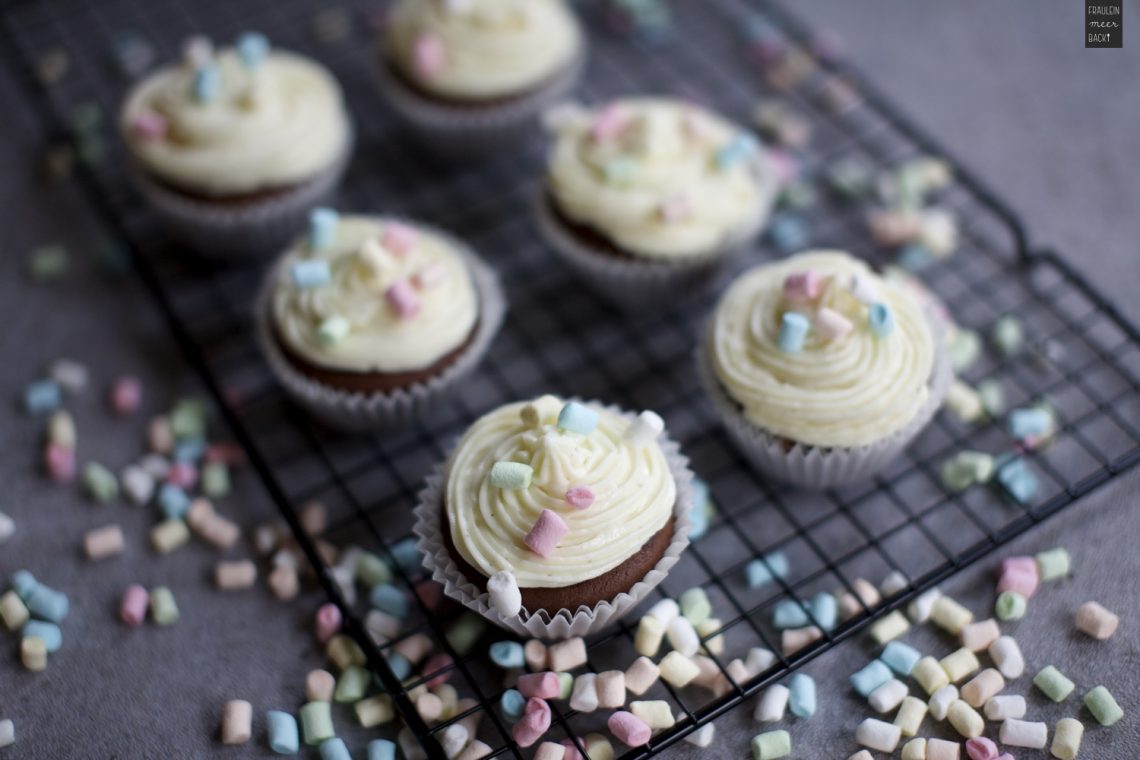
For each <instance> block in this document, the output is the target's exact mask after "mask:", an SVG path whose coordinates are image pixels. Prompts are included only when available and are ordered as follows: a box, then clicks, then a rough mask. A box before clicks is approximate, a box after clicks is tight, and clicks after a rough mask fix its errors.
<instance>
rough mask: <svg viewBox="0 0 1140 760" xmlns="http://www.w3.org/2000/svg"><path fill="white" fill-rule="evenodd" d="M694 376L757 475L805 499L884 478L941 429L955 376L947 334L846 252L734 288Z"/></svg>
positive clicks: (770, 269)
mask: <svg viewBox="0 0 1140 760" xmlns="http://www.w3.org/2000/svg"><path fill="white" fill-rule="evenodd" d="M698 366H699V368H700V374H701V375H702V380H703V382H704V385H705V387H706V390H707V391H708V393H709V395H710V397H711V398H712V400H713V403H714V406H715V407H716V410H717V412H718V414H719V416H720V418H721V421H722V423H723V424H724V425H725V427H726V429H727V431H728V432H729V434H730V436H731V437H732V438H733V439H734V441H735V442H736V444H737V445H738V447H739V448H740V450H741V452H742V453H743V454H744V455H745V457H746V458H747V459H748V460H749V461H750V462H751V464H752V465H753V466H754V467H756V469H758V470H759V471H761V472H763V473H765V474H768V475H772V476H774V477H777V478H779V479H781V480H786V481H790V482H793V483H796V484H798V485H801V486H804V487H808V488H826V487H830V486H835V485H840V484H843V483H847V482H850V481H854V480H859V479H863V478H867V477H870V476H871V475H873V474H874V473H876V472H878V471H879V470H881V469H883V468H884V467H885V466H886V465H888V464H889V463H890V462H891V460H893V459H894V458H895V457H897V456H898V455H899V454H900V453H901V452H902V450H903V449H904V448H905V447H906V445H907V444H908V443H909V442H910V441H911V440H912V439H913V438H914V436H915V435H917V434H918V432H919V431H920V430H921V429H922V428H923V427H924V426H925V425H926V424H927V423H928V422H929V421H930V419H931V418H932V417H933V415H934V413H935V412H936V411H937V409H938V407H939V405H940V404H941V402H942V398H943V397H944V396H945V393H946V389H947V387H948V386H949V383H950V379H951V374H952V373H951V369H950V363H949V361H948V360H947V357H946V355H945V350H944V347H943V341H942V335H941V327H940V325H939V323H938V322H937V321H936V320H935V319H933V318H932V315H931V314H930V313H929V311H928V310H927V309H925V308H924V307H923V306H922V305H921V303H920V302H919V301H918V300H917V299H916V298H915V297H914V295H913V293H912V292H911V291H910V290H909V289H908V288H906V287H905V286H904V285H902V284H900V283H898V282H893V281H889V280H885V279H883V278H881V277H879V276H878V275H876V274H875V273H874V272H873V271H872V270H871V269H870V268H869V267H868V266H867V265H866V264H864V263H863V262H862V261H859V260H857V259H855V258H852V257H851V256H849V255H847V254H845V253H842V252H839V251H812V252H807V253H802V254H799V255H797V256H793V257H791V258H788V259H785V260H783V261H780V262H778V263H775V264H767V265H764V266H760V267H756V268H755V269H752V270H750V271H748V272H745V273H744V274H743V275H741V276H740V277H739V278H737V279H736V280H735V281H734V282H733V283H732V285H731V286H730V287H729V288H728V290H727V291H726V292H725V294H724V296H723V297H722V298H721V300H720V303H719V304H718V305H717V308H716V311H715V312H714V314H713V316H712V318H711V320H710V323H709V327H708V331H707V334H706V336H705V343H704V345H703V346H701V348H700V350H699V353H698Z"/></svg>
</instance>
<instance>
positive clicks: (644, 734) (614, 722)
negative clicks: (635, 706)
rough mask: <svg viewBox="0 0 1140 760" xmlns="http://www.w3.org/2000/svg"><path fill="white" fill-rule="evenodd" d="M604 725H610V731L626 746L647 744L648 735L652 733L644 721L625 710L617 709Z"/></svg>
mask: <svg viewBox="0 0 1140 760" xmlns="http://www.w3.org/2000/svg"><path fill="white" fill-rule="evenodd" d="M606 725H608V726H609V727H610V733H611V734H613V735H614V736H616V737H617V739H618V741H620V742H621V743H622V744H624V745H626V746H627V747H640V746H642V745H644V744H648V743H649V737H650V736H651V735H652V734H653V731H651V730H650V728H649V726H647V725H646V724H645V721H643V720H642V719H641V718H639V717H637V716H636V715H634V714H633V713H631V712H626V711H625V710H618V711H617V712H616V713H614V714H613V715H611V716H610V719H609V721H607V722H606Z"/></svg>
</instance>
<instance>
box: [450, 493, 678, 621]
mask: <svg viewBox="0 0 1140 760" xmlns="http://www.w3.org/2000/svg"><path fill="white" fill-rule="evenodd" d="M673 523H674V518H673V517H670V518H669V521H668V522H666V523H665V525H664V526H663V527H662V528H661V530H659V531H657V532H656V533H654V534H653V535H652V536H650V538H649V540H648V541H646V542H645V543H644V544H643V545H642V547H641V548H640V549H638V550H637V551H636V552H635V553H634V554H633V556H631V557H630V558H629V559H627V560H626V561H625V562H623V563H621V564H620V565H618V566H617V567H615V568H614V569H613V570H610V571H609V572H608V573H605V574H603V575H599V576H598V577H597V578H591V579H590V580H588V581H582V582H581V583H575V584H574V585H573V586H563V587H561V588H524V589H521V591H522V601H523V606H524V607H525V608H526V609H527V610H529V611H530V612H531V614H534V613H535V612H537V611H538V610H546V611H547V613H548V614H549V615H551V616H552V617H553V616H554V615H555V614H557V612H558V611H559V610H562V609H566V610H570V611H571V612H574V611H576V610H577V609H578V608H579V607H583V606H585V607H593V606H594V605H595V604H597V603H598V602H604V601H609V600H610V599H613V598H614V597H615V596H617V595H618V594H621V593H623V592H625V591H629V590H630V588H632V587H633V585H634V584H635V583H637V582H638V581H640V580H641V579H642V578H644V577H645V576H646V575H648V574H649V571H650V570H652V569H653V568H654V567H655V566H656V565H657V563H658V562H659V561H660V560H661V557H663V556H664V555H665V551H666V550H667V549H668V548H669V544H670V543H671V542H672V541H673ZM440 525H441V527H442V528H443V540H444V542H446V544H447V551H448V553H449V554H450V555H451V558H452V559H453V560H455V564H456V566H457V567H458V568H459V572H460V573H462V574H463V577H464V578H466V579H467V580H468V581H470V582H471V583H474V584H475V585H476V586H478V587H479V590H480V591H486V590H487V576H485V575H483V574H482V573H480V572H479V571H478V570H476V569H475V568H474V567H472V566H471V564H470V563H468V562H467V561H466V560H465V559H463V557H462V556H461V555H460V554H459V550H458V549H456V548H455V543H454V542H453V541H452V540H451V523H450V521H449V520H448V519H447V507H446V505H445V506H444V507H443V519H442V520H441V521H440Z"/></svg>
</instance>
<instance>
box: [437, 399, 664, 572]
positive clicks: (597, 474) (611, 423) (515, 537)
mask: <svg viewBox="0 0 1140 760" xmlns="http://www.w3.org/2000/svg"><path fill="white" fill-rule="evenodd" d="M528 403H533V405H534V407H535V408H536V410H537V412H538V425H537V426H533V427H532V426H531V425H528V424H526V423H524V422H523V420H522V418H521V415H520V413H521V411H522V409H523V408H524V407H525V406H527V404H528ZM562 406H563V402H562V401H561V400H560V399H558V398H555V397H553V396H543V397H541V398H539V399H537V400H535V401H534V402H519V403H514V404H507V405H506V406H502V407H499V408H498V409H496V410H494V411H492V412H489V413H488V414H486V415H484V416H483V417H481V418H480V419H479V420H478V421H476V422H475V424H474V425H472V426H471V428H470V429H469V430H468V431H467V433H466V434H465V435H464V436H463V438H462V440H460V442H459V444H458V446H457V447H456V449H455V451H454V453H452V455H451V458H450V459H449V460H448V464H447V484H446V492H445V493H446V503H447V519H448V524H449V526H450V529H451V540H452V543H453V544H454V545H455V548H456V550H458V552H459V554H460V555H461V556H462V557H463V559H465V560H466V561H467V562H469V563H470V564H471V566H472V567H474V568H475V569H476V570H478V571H479V572H481V573H483V574H484V575H486V576H487V577H490V576H491V575H493V574H494V573H496V572H498V571H500V570H506V569H509V570H511V571H512V572H514V574H515V577H516V578H517V580H518V584H519V586H520V587H521V588H562V587H565V586H572V585H574V584H576V583H581V582H583V581H587V580H590V579H591V578H597V577H598V576H600V575H603V574H605V573H607V572H609V571H610V570H613V569H614V568H615V567H617V566H618V565H620V564H622V563H623V562H625V561H626V560H627V559H629V558H630V557H631V556H633V555H634V554H635V553H637V551H638V550H639V549H640V548H641V547H642V546H643V545H644V544H645V542H646V541H648V540H649V539H650V538H651V537H652V536H653V535H654V534H655V533H657V532H658V531H659V530H661V528H662V527H664V525H665V524H666V523H667V522H668V520H669V517H670V516H671V515H672V514H673V507H674V503H675V502H676V498H677V491H676V483H675V482H674V480H673V476H672V474H671V472H670V471H669V466H668V463H667V462H666V459H665V455H664V453H663V452H662V450H661V447H660V446H658V445H657V443H656V442H654V443H651V444H649V445H647V446H633V445H631V444H630V443H628V442H627V441H626V440H625V438H624V435H625V431H626V429H627V428H628V427H629V424H630V421H629V420H628V419H627V418H626V417H623V416H622V415H620V414H618V413H616V412H613V411H610V410H606V409H603V408H601V407H599V406H595V405H591V406H592V408H593V409H594V410H595V411H597V412H598V415H599V419H598V426H597V428H596V429H595V430H594V431H593V432H591V433H590V434H589V435H585V436H583V435H579V434H577V433H569V432H561V431H559V430H558V428H557V427H556V422H557V420H558V413H559V411H560V410H561V408H562ZM504 460H506V461H515V462H523V463H525V464H529V465H530V466H531V467H532V468H533V469H534V475H533V479H532V481H531V485H530V487H529V488H527V489H524V490H506V489H501V488H496V487H495V486H492V485H491V479H490V472H491V467H492V466H493V465H494V464H495V462H498V461H504ZM572 485H583V486H589V487H590V488H591V489H592V490H593V491H594V494H595V497H596V498H595V500H594V503H593V504H592V505H591V506H590V507H589V508H588V509H575V508H573V507H571V506H570V505H569V504H567V503H566V500H565V496H566V491H567V489H569V487H570V486H572ZM544 509H549V510H552V511H554V512H555V513H557V514H558V516H559V517H561V518H562V519H563V520H564V521H565V522H566V525H567V526H568V527H569V530H568V531H567V532H566V534H565V535H563V536H562V538H561V539H560V540H559V541H558V545H557V547H556V548H555V549H554V551H553V552H551V553H550V555H549V556H547V557H541V556H539V555H538V554H536V553H534V552H533V551H531V550H530V549H529V548H528V547H527V545H526V544H525V543H523V537H524V536H526V534H527V533H528V532H529V531H530V529H531V527H532V526H533V525H534V523H535V521H536V520H537V519H538V516H539V514H540V513H541V512H542V511H543V510H544Z"/></svg>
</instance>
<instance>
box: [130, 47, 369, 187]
mask: <svg viewBox="0 0 1140 760" xmlns="http://www.w3.org/2000/svg"><path fill="white" fill-rule="evenodd" d="M214 63H215V64H216V65H217V67H218V71H219V75H220V80H219V87H218V92H217V96H216V97H213V98H211V99H209V100H205V101H200V100H198V99H197V98H195V97H194V80H195V76H196V73H195V69H194V68H193V67H192V66H190V65H189V64H182V65H179V66H173V67H168V68H164V69H162V70H160V71H158V72H156V73H155V74H153V75H152V76H150V77H147V79H146V80H144V81H143V82H142V83H141V84H139V85H138V86H137V87H136V88H135V89H134V90H133V91H132V92H131V94H130V95H129V97H128V98H127V101H126V104H125V105H124V107H123V111H122V130H123V134H124V136H125V139H126V141H127V144H128V146H129V147H130V150H131V153H132V154H133V155H134V156H135V158H136V159H137V160H138V161H139V162H140V163H141V164H142V165H143V167H144V168H145V169H147V170H148V171H149V172H152V173H153V174H155V175H156V176H158V177H159V178H161V179H162V180H164V181H166V182H167V183H169V184H170V185H173V186H174V187H177V188H180V189H182V190H186V191H188V192H194V193H200V194H203V195H211V196H220V197H222V196H233V195H238V194H243V193H252V192H257V191H259V190H266V189H274V188H279V187H287V186H289V185H293V184H297V183H299V182H304V181H306V180H309V179H311V178H313V177H314V176H316V175H317V174H320V173H321V172H322V171H323V170H324V169H326V168H328V167H329V166H331V165H332V164H333V163H334V162H335V161H336V160H337V159H338V158H339V157H340V155H341V154H342V153H343V152H344V151H345V150H346V149H347V143H348V140H349V134H350V128H349V122H348V115H347V114H346V112H345V109H344V104H343V102H342V98H341V91H340V86H339V85H338V84H337V82H336V80H335V79H334V78H333V77H332V75H331V74H330V73H329V72H328V71H327V70H326V69H325V68H324V67H323V66H321V65H320V64H317V63H315V62H313V61H311V60H309V59H307V58H302V57H301V56H298V55H294V54H292V53H285V52H281V51H274V52H271V53H270V54H269V55H268V56H267V57H266V59H265V60H264V61H262V62H261V64H260V66H258V67H257V68H256V69H253V70H250V69H247V68H246V67H244V66H243V65H242V63H241V62H240V60H239V59H238V56H237V55H236V54H235V53H234V52H233V51H229V50H227V51H224V52H222V53H220V54H219V55H217V56H216V58H215V60H214ZM148 112H153V113H157V114H158V115H160V116H161V117H162V118H163V119H165V121H166V123H167V130H166V134H165V135H164V136H161V137H148V136H144V135H141V134H138V133H137V132H136V130H135V129H133V127H132V125H133V124H134V123H135V121H136V119H138V118H139V116H140V115H142V114H146V113H148Z"/></svg>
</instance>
